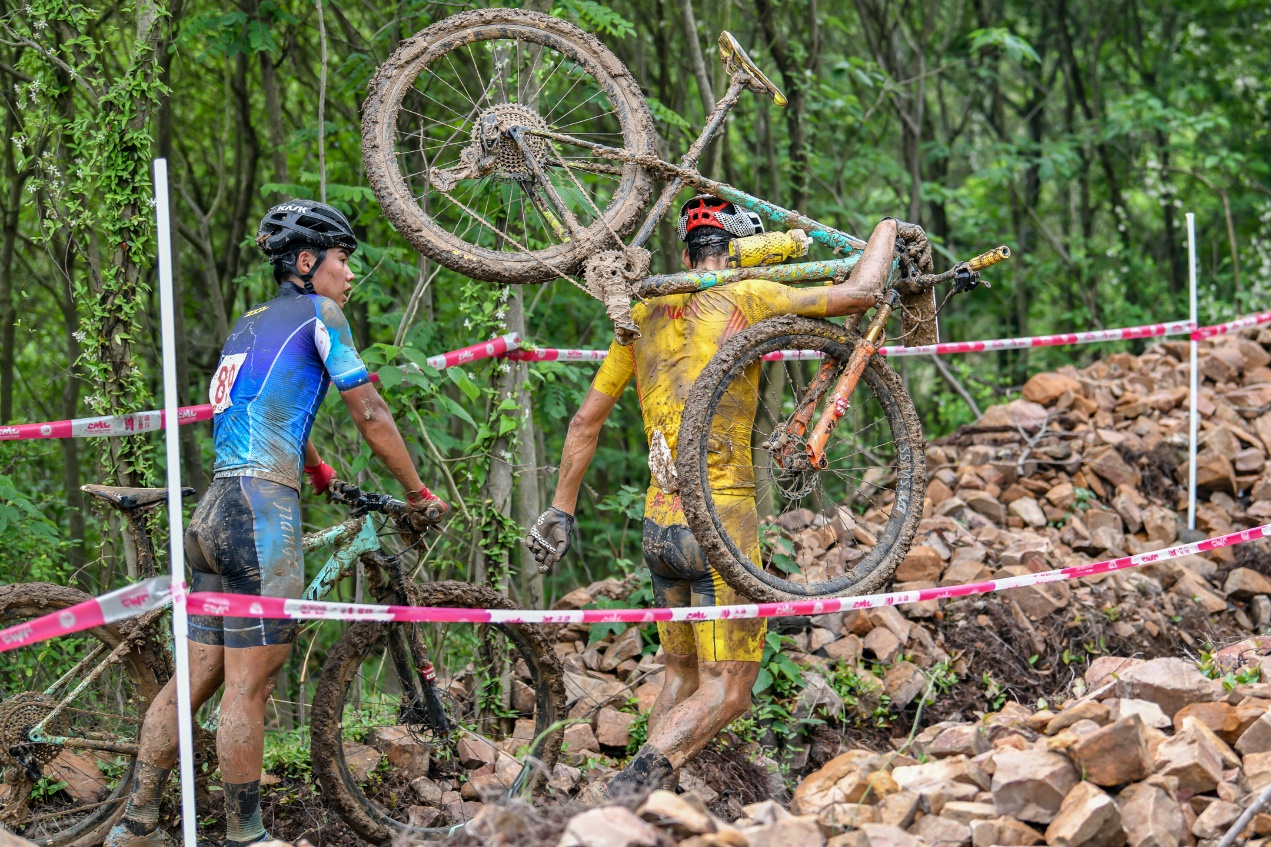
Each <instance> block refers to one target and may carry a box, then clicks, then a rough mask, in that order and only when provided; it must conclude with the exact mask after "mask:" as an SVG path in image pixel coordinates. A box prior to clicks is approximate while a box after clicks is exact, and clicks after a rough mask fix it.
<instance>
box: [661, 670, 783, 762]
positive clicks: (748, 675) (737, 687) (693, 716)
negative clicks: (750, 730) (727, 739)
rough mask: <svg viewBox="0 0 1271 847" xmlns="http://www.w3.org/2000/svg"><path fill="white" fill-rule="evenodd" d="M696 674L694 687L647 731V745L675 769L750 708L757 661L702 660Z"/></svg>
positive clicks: (756, 673) (757, 674)
mask: <svg viewBox="0 0 1271 847" xmlns="http://www.w3.org/2000/svg"><path fill="white" fill-rule="evenodd" d="M668 658H669V656H668ZM697 676H698V686H697V690H696V691H694V692H693V693H692V694H691V695H689V696H688V697H687V698H686V699H684V700H683V701H682V702H680V703H678V704H677V705H675V706H674V707H672V708H671V709H669V710H668V711H667V712H666V714H665V715H663V717H662V719H661V720H660V721H659V722H658V725H657V726H656V727H653V726H652V725H651V726H650V730H649V740H648V742H647V744H648V746H650V747H653V748H655V749H657V750H658V751H659V752H661V753H662V755H664V756H666V758H667V761H669V762H670V763H671V767H673V768H677V769H678V768H679V767H680V766H682V765H683V764H684V763H685V762H687V761H688V760H689V759H691V758H693V757H694V756H696V755H697V754H698V753H700V752H701V751H702V748H704V747H705V746H706V745H707V744H708V743H709V742H710V740H711V739H712V738H714V737H715V735H716V733H718V732H719V731H720V730H721V729H723V728H724V727H726V726H728V725H729V724H730V723H732V722H733V720H735V719H736V718H738V717H740V716H741V714H742V713H743V712H745V711H746V709H748V708H749V707H750V689H751V686H753V685H754V684H755V678H756V677H758V676H759V663H758V662H737V661H727V662H702V663H701V664H700V665H698V670H697ZM664 690H665V689H664ZM650 723H651V724H652V722H650Z"/></svg>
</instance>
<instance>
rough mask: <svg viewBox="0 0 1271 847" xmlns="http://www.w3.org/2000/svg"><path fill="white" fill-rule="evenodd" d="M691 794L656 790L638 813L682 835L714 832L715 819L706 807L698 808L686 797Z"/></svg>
mask: <svg viewBox="0 0 1271 847" xmlns="http://www.w3.org/2000/svg"><path fill="white" fill-rule="evenodd" d="M691 796H692V795H685V796H684V797H680V796H679V795H677V794H673V793H671V792H670V791H662V790H658V791H654V792H653V793H652V794H650V795H649V796H648V798H647V799H646V800H645V801H644V804H643V805H641V806H640V808H639V809H637V810H636V814H638V815H639V816H640V817H642V818H644V819H645V820H646V821H648V822H649V823H652V824H656V825H657V826H659V827H661V828H662V829H666V830H670V831H671V832H673V833H675V834H676V835H678V836H681V837H684V836H689V835H705V834H706V833H708V832H714V831H715V821H714V820H713V819H712V818H711V816H710V814H709V813H707V811H706V810H705V808H698V807H697V806H696V805H694V804H693V803H691V802H689V800H688V799H686V798H688V797H691ZM698 802H699V803H700V802H701V801H700V800H699V801H698Z"/></svg>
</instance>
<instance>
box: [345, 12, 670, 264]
mask: <svg viewBox="0 0 1271 847" xmlns="http://www.w3.org/2000/svg"><path fill="white" fill-rule="evenodd" d="M362 115H363V117H362V156H363V160H364V162H365V165H366V175H367V178H368V180H369V181H370V184H371V188H372V190H373V191H374V192H375V196H376V198H377V199H378V200H379V202H380V206H381V207H383V209H384V213H385V214H386V215H387V216H388V219H389V220H390V221H391V222H392V224H393V226H394V227H396V228H397V230H398V231H399V232H400V233H401V234H402V235H403V236H405V237H406V240H407V241H409V242H410V243H411V245H413V246H414V247H415V248H416V249H417V250H419V251H420V252H421V253H423V254H424V255H425V256H428V257H429V258H430V259H433V260H435V261H437V262H439V263H441V264H442V265H445V266H446V267H448V268H450V269H452V270H455V271H458V272H459V273H462V274H465V275H467V276H472V277H475V278H477V279H483V280H487V281H489V282H499V283H534V282H544V281H546V280H549V279H553V278H555V277H558V276H561V275H563V274H572V273H574V272H576V271H577V270H578V268H579V267H580V265H581V263H582V262H583V260H584V259H585V258H586V257H587V256H588V255H589V254H590V253H591V252H593V251H595V250H603V249H614V248H616V247H617V246H618V245H616V244H614V243H613V236H612V235H611V233H616V234H618V235H625V234H626V233H627V232H629V231H630V230H631V228H632V227H633V225H634V224H635V221H636V217H637V216H638V215H639V214H640V212H641V211H642V210H643V209H644V207H645V206H646V205H647V203H648V200H649V196H650V194H651V192H652V189H653V181H652V177H651V176H650V175H649V173H648V172H647V171H646V170H645V169H644V168H642V167H640V166H639V165H637V164H635V163H633V162H625V163H624V162H621V161H614V160H611V159H604V158H601V157H599V156H596V155H594V153H593V151H591V149H590V148H584V147H579V146H576V145H569V144H565V143H563V142H557V141H552V140H551V139H549V138H547V137H545V136H543V135H535V134H533V133H535V132H544V131H545V132H551V133H556V134H563V135H568V136H570V137H572V138H576V139H579V140H580V141H583V142H586V143H588V144H603V145H605V146H607V147H610V148H616V149H623V150H627V151H629V152H630V153H633V154H638V155H655V154H656V131H655V129H654V126H653V118H652V116H651V114H650V113H649V107H648V105H647V104H646V103H645V101H644V96H643V94H641V92H640V86H639V85H638V84H637V83H636V81H635V79H634V78H633V77H632V76H631V72H630V71H629V70H627V68H626V67H625V66H624V65H623V64H622V62H621V61H619V60H618V58H617V57H616V56H614V55H613V53H611V52H609V50H608V49H607V48H606V47H605V46H604V45H603V44H601V43H600V41H598V40H597V39H596V37H595V36H593V35H589V34H588V33H586V32H584V31H583V30H581V29H579V28H578V27H576V26H574V25H573V24H571V23H569V22H568V21H563V20H561V19H559V18H553V17H551V16H549V15H542V14H538V13H536V12H527V11H523V10H520V9H481V10H475V11H470V12H461V13H459V14H457V15H451V16H450V17H448V18H445V19H444V20H442V21H439V22H437V23H435V24H433V25H432V26H430V27H428V28H427V29H425V30H423V31H422V32H420V33H419V34H417V35H415V36H413V37H412V38H408V39H406V40H405V41H403V42H402V43H401V45H400V46H399V47H398V48H397V50H396V51H395V52H394V53H393V55H391V56H390V57H389V58H388V60H387V61H386V62H385V63H384V64H383V65H382V66H381V67H380V69H379V70H378V71H377V72H376V74H375V76H374V78H373V79H372V80H371V83H370V92H369V94H368V95H367V98H366V102H365V104H363V107H362ZM514 127H523V128H524V129H525V130H527V131H529V132H530V134H529V135H527V136H526V137H525V140H524V144H525V146H524V147H522V146H521V144H518V143H517V142H516V141H515V140H514V139H513V138H512V137H511V136H510V135H509V134H508V133H509V130H511V129H513V128H514ZM526 150H528V151H529V154H530V156H531V158H532V160H533V162H531V161H528V160H527V158H526ZM536 166H537V170H538V171H540V172H541V173H539V174H536V172H535V171H536ZM540 176H541V177H544V178H545V179H546V183H544V181H543V179H541V178H540ZM571 218H572V221H573V222H574V223H576V227H575V228H576V229H577V230H579V232H571V231H570V230H571V227H570V226H568V224H569V223H570V222H571Z"/></svg>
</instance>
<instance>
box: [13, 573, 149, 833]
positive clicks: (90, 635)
mask: <svg viewBox="0 0 1271 847" xmlns="http://www.w3.org/2000/svg"><path fill="white" fill-rule="evenodd" d="M90 599H92V598H91V597H90V596H89V595H87V594H85V593H83V592H82V591H77V590H75V589H73V588H68V587H66V586H63V585H49V584H43V583H26V584H18V585H6V586H0V629H4V628H6V627H9V626H13V625H14V624H18V623H22V622H23V621H28V620H31V619H33V618H37V617H40V616H42V615H46V614H48V613H49V612H55V611H58V610H60V609H67V608H69V607H71V606H74V605H76V604H77V603H82V602H84V601H86V600H90ZM122 640H123V635H122V634H121V632H120V629H119V628H118V627H115V626H99V627H94V628H92V629H88V630H84V631H83V632H79V633H76V634H74V635H68V636H63V637H61V638H54V639H51V640H49V641H44V642H40V643H38V644H33V645H31V646H29V647H22V648H18V649H17V650H13V651H10V652H8V653H5V655H4V660H3V661H2V662H0V772H2V773H3V780H2V781H0V786H3V787H0V826H2V827H4V828H6V829H8V830H10V831H11V832H14V833H16V834H18V835H21V836H22V837H23V838H26V839H28V840H30V841H33V842H35V843H36V844H39V845H42V846H44V847H81V846H82V847H87V845H96V844H100V843H101V840H102V839H103V838H104V837H105V835H106V832H107V831H108V830H109V829H110V827H111V826H112V825H113V824H114V823H115V821H116V820H117V819H118V818H119V816H120V815H122V814H123V810H124V803H125V801H126V800H127V799H128V788H129V784H130V782H131V780H132V770H133V763H134V760H133V753H134V752H135V749H136V745H137V739H138V737H139V735H140V731H141V721H142V718H144V717H145V714H146V709H147V708H148V707H149V705H150V701H151V700H152V699H153V698H154V696H155V695H156V694H157V693H158V691H159V688H160V685H159V679H158V674H157V673H156V669H158V668H160V667H161V663H160V658H159V655H158V653H157V647H156V646H155V645H153V644H152V643H150V642H149V641H148V639H146V638H143V639H141V640H140V642H139V645H140V646H136V645H134V646H132V647H129V648H127V649H125V650H124V651H123V652H122V653H121V655H120V657H119V661H118V662H113V663H106V664H105V665H104V667H102V671H101V673H100V674H99V675H98V676H96V677H93V676H92V674H93V673H94V670H95V669H96V668H98V666H99V665H102V664H103V660H104V659H106V657H107V656H108V655H109V654H110V652H111V650H113V649H114V648H115V647H116V646H118V645H119V643H120V642H121V641H122ZM85 680H91V681H89V683H88V685H87V686H86V687H85V688H84V690H83V691H81V692H80V693H79V694H77V695H75V696H74V697H70V698H69V699H68V695H70V694H71V692H72V691H73V689H74V688H76V687H77V686H78V685H80V684H81V683H83V682H84V681H85ZM63 700H65V701H66V705H65V706H64V707H63V708H62V709H61V710H60V711H59V712H58V713H57V714H56V715H54V716H53V718H52V720H51V721H49V722H48V723H47V724H46V726H45V730H46V735H50V736H56V737H63V738H81V739H99V740H106V741H114V742H118V743H119V744H120V745H121V746H122V747H124V748H131V751H132V752H106V751H103V750H100V749H87V748H82V747H75V746H74V745H73V744H51V743H41V744H31V743H29V742H28V737H27V732H28V731H29V730H30V729H31V728H32V727H33V726H35V725H36V724H38V723H40V722H41V721H43V720H45V719H46V718H47V717H48V716H49V715H50V714H51V713H52V712H53V711H54V709H55V708H56V707H57V705H58V704H59V703H60V702H62V701H63ZM15 751H16V752H15ZM28 767H32V768H33V769H34V770H35V771H38V776H37V778H35V779H32V778H31V777H30V776H29V775H28ZM4 788H8V789H9V790H8V791H7V792H6V791H4V790H3V789H4Z"/></svg>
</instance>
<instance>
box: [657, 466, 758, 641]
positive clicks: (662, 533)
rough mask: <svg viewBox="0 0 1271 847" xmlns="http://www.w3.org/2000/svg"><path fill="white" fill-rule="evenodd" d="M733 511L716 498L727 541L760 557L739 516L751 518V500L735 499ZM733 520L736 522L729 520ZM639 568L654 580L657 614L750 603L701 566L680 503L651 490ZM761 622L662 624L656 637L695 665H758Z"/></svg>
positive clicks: (755, 537)
mask: <svg viewBox="0 0 1271 847" xmlns="http://www.w3.org/2000/svg"><path fill="white" fill-rule="evenodd" d="M736 499H737V502H736V504H734V505H735V506H736V508H734V509H727V508H724V503H723V502H721V501H723V500H724V498H723V497H721V496H718V495H717V496H716V497H715V501H716V506H717V507H720V515H721V517H722V518H724V521H725V523H736V524H737V526H730V527H728V532H729V535H730V536H732V538H733V539H734V540H736V541H737V542H738V544H739V545H740V546H741V547H742V548H743V549H746V550H749V551H751V557H752V558H758V556H759V538H758V530H757V528H756V529H751V530H750V531H749V532H747V531H746V529H747V526H746V523H747V522H746V521H744V520H743V519H742V518H741V517H740V516H742V515H747V516H753V515H754V498H753V497H740V498H736ZM733 515H736V516H738V518H737V519H736V520H730V516H733ZM643 554H644V564H645V566H646V567H648V569H649V572H650V574H651V575H652V579H653V603H654V605H655V606H659V607H662V608H674V607H682V606H731V605H734V604H738V603H748V602H750V601H749V600H747V599H746V598H745V597H743V596H741V595H740V594H738V593H737V592H736V591H734V590H733V589H732V587H731V586H729V585H728V583H726V582H724V579H723V577H721V576H720V575H719V572H718V571H716V570H715V569H714V568H712V567H711V566H710V565H709V564H707V563H706V556H705V554H704V553H703V552H702V548H701V546H700V545H698V543H697V539H696V538H694V537H693V532H692V531H691V530H690V529H689V528H688V524H687V521H686V520H685V519H684V510H683V508H682V507H681V505H680V498H679V497H677V496H673V495H668V494H664V493H663V492H662V491H660V490H658V489H656V487H655V488H653V489H651V490H650V491H649V496H648V498H647V500H646V501H645V518H644V543H643ZM767 629H768V623H767V621H765V620H762V619H758V620H731V621H695V622H693V623H689V622H687V621H662V622H659V623H658V635H659V636H660V637H661V639H662V648H663V649H664V650H666V651H667V652H668V653H675V654H677V655H680V656H696V657H697V660H698V661H699V662H727V661H735V662H758V661H759V660H760V659H761V658H762V657H763V646H764V634H765V633H766V632H767Z"/></svg>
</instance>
